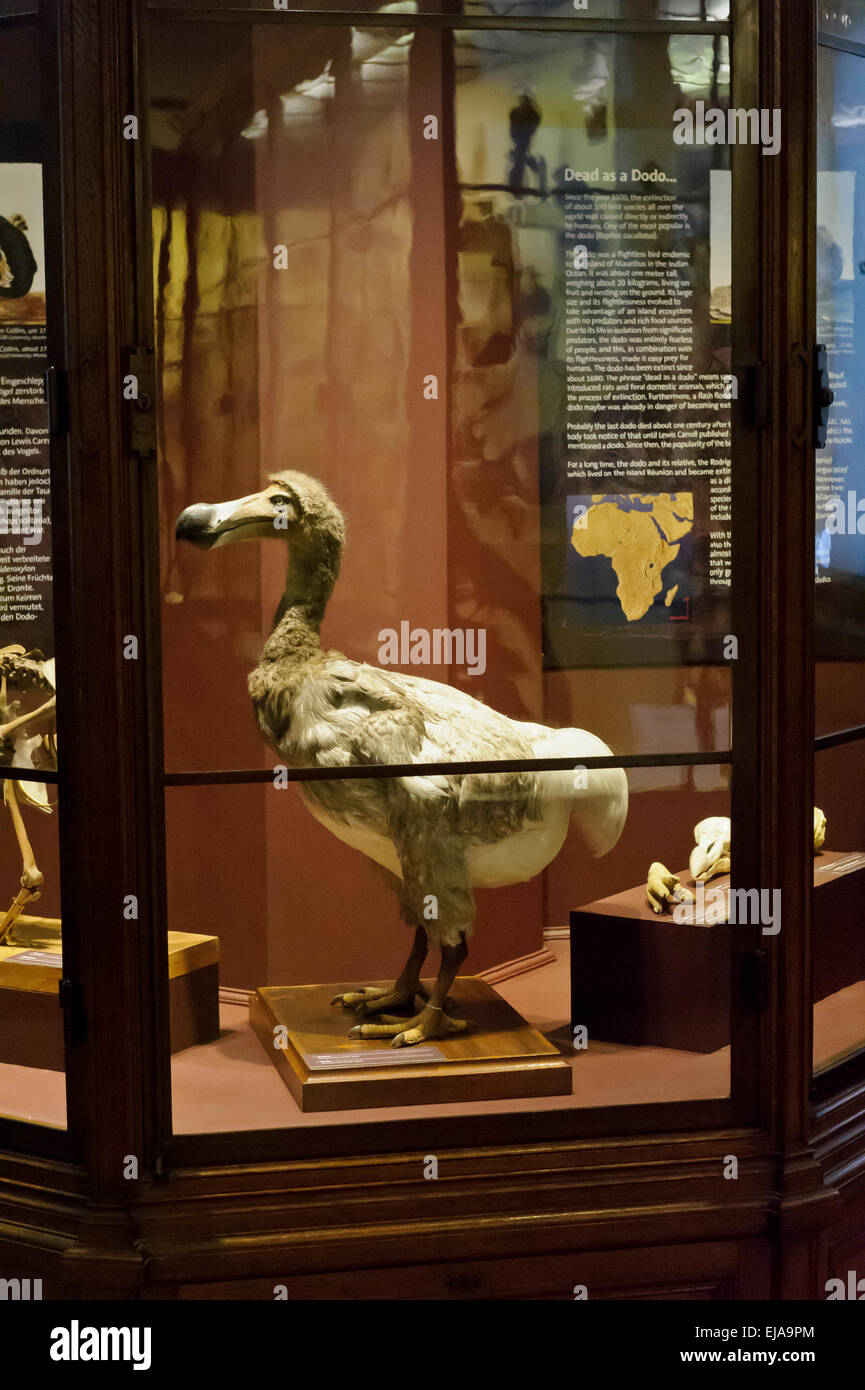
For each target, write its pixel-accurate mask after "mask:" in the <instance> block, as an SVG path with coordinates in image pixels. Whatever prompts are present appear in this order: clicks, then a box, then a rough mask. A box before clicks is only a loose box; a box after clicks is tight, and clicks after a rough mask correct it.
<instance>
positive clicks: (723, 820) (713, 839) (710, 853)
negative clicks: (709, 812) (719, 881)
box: [688, 816, 730, 883]
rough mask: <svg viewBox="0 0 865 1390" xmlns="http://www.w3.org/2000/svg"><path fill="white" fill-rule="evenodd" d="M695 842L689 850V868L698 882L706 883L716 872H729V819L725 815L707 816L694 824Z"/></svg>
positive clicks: (715, 875)
mask: <svg viewBox="0 0 865 1390" xmlns="http://www.w3.org/2000/svg"><path fill="white" fill-rule="evenodd" d="M694 839H695V840H696V844H695V846H694V848H693V849H692V850H691V858H690V860H689V865H688V866H689V868H690V870H691V877H692V878H693V879H696V880H697V882H698V883H708V881H709V879H710V878H716V877H717V875H718V874H728V873H729V872H730V821H729V819H728V817H727V816H708V817H707V819H706V820H701V821H700V822H699V824H697V825H695V826H694Z"/></svg>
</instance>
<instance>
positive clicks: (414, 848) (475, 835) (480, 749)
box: [177, 472, 628, 1047]
mask: <svg viewBox="0 0 865 1390" xmlns="http://www.w3.org/2000/svg"><path fill="white" fill-rule="evenodd" d="M177 537H178V539H179V540H185V541H189V542H191V544H193V545H195V546H198V547H199V548H201V549H205V550H211V549H213V548H215V547H216V546H222V545H227V544H229V543H230V542H234V541H238V540H252V539H265V538H270V539H275V540H282V541H284V542H285V543H286V548H287V551H288V576H287V579H286V585H285V592H284V594H283V597H282V601H281V602H280V604H279V607H278V609H277V612H276V617H275V619H274V625H273V630H272V632H271V634H270V637H269V638H268V640H267V642H266V643H265V645H264V649H263V651H262V654H261V659H260V661H259V663H258V665H257V666H256V667H255V669H254V670H253V671H252V673H251V675H250V677H249V691H250V695H251V697H252V703H253V707H254V709H255V714H256V718H257V720H258V726H259V729H260V731H261V734H262V736H263V737H264V739H265V740H266V742H267V743H268V744H269V746H270V747H271V748H272V749H273V751H274V752H275V753H276V754H277V756H278V757H279V760H280V762H281V763H284V764H285V765H286V766H288V767H294V768H338V769H342V770H344V769H346V768H350V767H362V768H369V767H370V766H372V765H378V766H386V765H388V764H391V765H393V764H396V765H400V766H402V767H405V766H406V765H407V764H413V763H414V764H417V765H418V767H419V768H420V769H422V766H423V764H429V763H438V764H441V763H445V764H447V763H457V762H468V763H480V762H489V761H490V760H494V759H503V760H511V761H515V762H518V763H523V764H525V767H524V770H522V771H517V772H489V773H470V774H465V773H437V774H435V775H423V773H422V770H421V771H419V772H418V774H417V775H416V776H412V775H408V776H406V775H403V776H395V777H375V778H369V777H367V778H358V779H351V778H343V779H340V780H329V779H327V778H325V779H322V780H309V781H303V782H301V783H299V787H300V794H301V797H302V800H303V803H304V805H305V806H306V809H307V810H308V811H309V812H310V814H311V815H313V816H314V817H315V818H316V820H318V821H319V823H320V824H321V825H323V826H324V827H325V828H326V829H327V830H328V831H329V832H330V833H331V834H332V835H334V836H335V837H336V838H337V839H339V840H342V841H343V843H344V844H347V845H349V846H350V847H351V848H352V849H354V850H356V851H360V852H361V853H362V854H365V855H367V856H368V857H369V858H370V859H373V860H375V861H376V862H377V863H378V864H380V865H381V866H382V868H384V869H385V870H386V871H387V876H388V880H389V882H390V884H391V887H392V888H393V890H394V892H395V893H396V896H397V899H398V901H399V905H400V910H401V914H402V917H403V920H404V921H405V922H406V923H407V924H408V925H409V926H410V927H412V928H413V930H414V945H413V947H412V950H411V954H410V955H409V959H408V961H407V963H406V966H405V968H404V970H403V972H402V974H401V975H400V977H399V979H398V980H397V982H396V984H395V985H394V986H393V987H392V988H389V989H381V988H380V987H374V986H367V987H366V988H364V989H362V990H352V991H347V992H345V993H343V994H338V995H337V996H336V998H335V1000H334V1003H335V1004H340V1005H341V1006H342V1007H343V1008H349V1009H353V1010H355V1011H356V1012H357V1013H358V1015H359V1016H360V1018H361V1020H363V1021H362V1022H361V1023H359V1024H358V1026H357V1028H355V1029H352V1031H351V1034H350V1036H352V1037H361V1038H376V1037H379V1038H380V1037H387V1038H390V1039H392V1045H393V1046H395V1047H406V1046H411V1045H413V1044H415V1043H419V1042H421V1041H423V1040H424V1039H426V1038H433V1037H438V1036H440V1035H442V1034H445V1033H455V1032H459V1031H462V1030H463V1029H465V1027H466V1022H465V1021H464V1020H458V1019H454V1018H452V1017H450V1016H449V1015H448V1014H447V1012H446V1009H445V1006H446V1002H447V992H448V989H449V988H450V986H451V984H452V983H453V980H454V978H455V976H456V973H457V970H458V969H459V967H460V966H461V965H462V963H463V961H464V960H465V958H466V955H467V945H466V942H467V939H468V937H469V936H470V934H471V931H472V927H473V923H474V918H475V913H476V908H475V902H474V897H473V892H474V889H476V888H498V887H504V886H505V885H507V884H512V883H525V882H526V881H527V880H528V879H530V878H533V877H534V876H535V875H536V874H539V873H541V872H542V870H543V869H545V868H546V866H547V864H549V863H550V861H551V860H552V859H554V858H555V856H556V855H557V854H558V853H559V850H560V849H561V847H562V845H563V844H564V841H565V837H566V835H567V833H568V828H569V826H570V825H573V827H574V829H575V831H576V833H577V834H578V835H579V836H580V837H581V839H582V841H583V844H584V845H585V847H586V848H587V849H588V850H589V851H590V852H591V853H592V854H595V855H600V854H605V853H606V852H607V851H608V850H610V849H612V847H613V845H614V844H615V843H616V841H617V840H618V838H619V835H620V834H621V831H622V827H623V825H624V822H625V815H626V813H627V806H628V783H627V778H626V777H625V774H624V772H623V771H622V769H621V768H596V769H589V770H586V769H583V770H582V774H583V775H582V776H580V777H576V776H575V775H574V772H573V767H575V766H576V767H579V765H580V764H581V762H582V761H583V759H589V758H592V757H598V756H600V757H605V756H609V753H610V750H609V748H607V746H606V744H605V743H603V742H602V741H601V740H600V739H599V738H597V737H595V735H594V734H591V733H588V732H586V731H585V730H583V729H549V728H546V727H545V726H544V725H542V724H531V723H526V722H522V721H517V720H513V719H509V718H507V717H506V716H505V715H503V714H499V713H498V711H497V710H495V709H492V708H491V707H490V706H489V705H486V704H484V703H482V702H481V701H480V700H476V699H474V698H473V697H472V696H471V695H468V694H467V693H466V692H464V691H462V690H460V689H459V688H458V687H455V686H450V685H443V684H440V683H439V682H437V681H432V680H426V679H423V678H421V677H418V676H409V675H403V674H401V673H400V672H397V671H393V670H380V669H379V668H378V667H375V666H368V665H366V664H364V663H362V662H359V661H352V660H350V659H349V658H348V657H345V656H343V655H342V653H341V652H335V651H327V650H323V649H322V646H321V643H320V640H319V628H320V625H321V621H322V618H323V616H324V611H325V606H326V604H327V601H328V599H329V597H330V594H331V591H332V589H333V586H334V583H335V582H336V578H337V575H338V574H339V568H340V559H341V555H342V546H343V541H344V537H345V525H344V521H343V517H342V513H341V512H340V510H339V508H338V507H337V505H336V503H335V502H334V501H333V498H332V497H331V496H330V494H329V493H328V492H327V489H326V488H325V487H324V486H323V485H322V484H321V483H320V482H319V481H318V480H317V479H315V478H310V477H307V476H306V475H305V474H303V473H295V472H283V473H278V474H276V475H274V476H273V477H272V478H271V479H270V481H269V483H268V484H267V486H266V487H265V488H263V489H262V491H261V492H259V493H254V494H252V495H250V496H248V497H243V498H241V499H240V500H239V501H237V502H223V503H220V504H216V505H213V504H203V503H199V504H196V505H194V506H191V507H187V509H186V510H185V511H184V512H183V513H182V515H181V516H180V517H179V518H178V521H177ZM543 758H567V759H569V760H570V761H571V762H572V767H571V768H570V769H568V770H566V771H537V770H535V769H534V768H533V767H532V762H533V760H535V759H543ZM431 901H434V902H435V905H436V911H435V913H433V914H430V912H429V911H428V907H429V904H430V902H431ZM430 947H434V948H438V949H439V950H440V951H441V969H440V972H439V976H438V979H437V981H436V983H435V986H434V988H433V990H432V992H431V993H430V994H429V995H427V994H426V991H425V990H424V988H423V987H422V986H421V981H420V970H421V966H422V964H423V961H424V959H425V957H426V955H427V952H428V950H429V949H430ZM418 999H420V1000H422V1001H423V1004H422V1007H421V1008H420V1010H417V1009H416V1003H417V1001H418ZM399 1015H402V1017H400V1016H399ZM406 1015H408V1016H406ZM371 1016H373V1017H374V1021H372V1022H366V1019H368V1018H370V1017H371Z"/></svg>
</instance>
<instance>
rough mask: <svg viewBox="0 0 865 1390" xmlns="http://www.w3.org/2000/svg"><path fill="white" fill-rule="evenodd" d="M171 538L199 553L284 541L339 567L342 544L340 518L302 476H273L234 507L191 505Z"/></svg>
mask: <svg viewBox="0 0 865 1390" xmlns="http://www.w3.org/2000/svg"><path fill="white" fill-rule="evenodd" d="M175 534H176V535H177V539H178V540H179V541H189V542H190V543H191V544H192V545H196V546H198V547H199V549H201V550H214V549H215V548H216V546H218V545H230V544H232V543H233V542H234V541H250V540H283V541H287V542H288V544H289V547H290V548H295V547H297V548H298V549H301V548H302V549H303V550H305V551H307V552H312V554H313V555H316V556H319V557H321V558H322V559H326V560H327V561H329V563H330V564H331V565H334V566H338V564H339V555H340V552H341V551H342V547H343V543H344V541H345V522H344V520H343V516H342V512H341V511H340V510H339V507H338V506H337V505H336V503H335V502H334V500H333V498H332V497H331V495H330V493H329V492H328V490H327V488H326V487H325V486H324V484H323V483H320V482H319V481H318V479H317V478H310V477H308V476H307V474H305V473H294V472H291V471H287V472H284V473H274V474H273V475H272V476H271V477H270V479H269V480H268V483H267V487H265V488H263V489H262V491H261V492H253V493H250V495H249V496H248V497H239V498H238V499H237V500H236V501H234V502H195V503H194V504H193V505H192V506H191V507H187V508H186V510H185V511H183V512H181V513H180V516H179V517H178V518H177V526H176V528H175Z"/></svg>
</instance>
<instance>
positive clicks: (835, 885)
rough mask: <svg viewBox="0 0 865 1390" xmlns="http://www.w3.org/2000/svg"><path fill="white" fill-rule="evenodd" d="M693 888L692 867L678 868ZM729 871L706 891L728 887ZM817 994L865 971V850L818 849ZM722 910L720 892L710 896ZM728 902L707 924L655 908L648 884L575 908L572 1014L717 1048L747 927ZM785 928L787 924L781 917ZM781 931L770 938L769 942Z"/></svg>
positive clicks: (613, 1035)
mask: <svg viewBox="0 0 865 1390" xmlns="http://www.w3.org/2000/svg"><path fill="white" fill-rule="evenodd" d="M679 878H680V879H681V882H682V884H683V886H684V887H686V888H690V889H691V891H692V892H694V891H695V889H696V884H695V883H694V880H693V879H692V878H691V876H690V874H689V873H688V872H687V870H685V871H683V872H682V873H680V874H679ZM729 886H730V880H729V877H728V876H724V877H719V878H717V879H712V880H711V881H710V882H709V883H707V884H706V885H705V889H706V894H707V895H708V894H709V893H710V892H712V891H713V890H714V891H720V892H722V893H724V894H726V893H727V892H728V890H729ZM814 888H815V894H814V934H815V943H816V944H815V954H814V990H813V997H814V1001H815V1003H816V1002H817V1001H818V1000H820V999H825V998H826V997H827V996H828V995H830V994H834V993H836V992H837V991H838V990H840V989H844V988H845V987H846V986H847V985H851V984H854V983H855V982H856V981H857V980H860V979H862V978H863V975H865V954H863V950H862V918H863V915H865V854H860V853H858V852H857V853H850V854H841V853H839V852H837V851H829V850H824V851H823V852H822V853H820V854H818V855H815V856H814ZM706 907H707V915H709V916H714V915H715V912H716V909H715V907H714V900H710V903H707V904H706ZM725 915H726V914H725V913H724V911H723V910H721V911H719V912H718V913H717V916H718V918H719V920H715V921H713V922H710V923H708V924H702V925H701V924H698V923H689V922H682V923H679V922H675V921H673V918H672V914H671V913H669V912H667V913H662V914H660V915H656V914H655V913H654V912H652V909H651V908H650V907H649V905H648V902H647V901H646V889H645V885H643V884H641V885H640V886H639V887H638V888H630V889H628V890H627V891H626V892H624V893H616V894H614V895H613V896H612V897H609V898H603V899H601V900H600V901H598V902H594V903H589V904H588V905H587V906H586V907H581V908H579V909H578V910H577V911H576V912H572V913H571V1022H572V1023H574V1024H577V1023H581V1024H584V1025H585V1026H586V1028H587V1029H588V1033H589V1038H590V1039H591V1038H597V1039H598V1040H600V1041H602V1042H616V1043H625V1044H628V1045H630V1046H642V1047H669V1048H676V1049H679V1050H681V1051H684V1052H715V1051H717V1049H718V1048H721V1047H724V1046H725V1045H726V1044H727V1043H729V1041H730V979H731V966H732V964H733V957H732V952H733V951H734V950H735V947H736V943H737V941H741V939H742V931H741V928H739V927H737V926H735V925H731V924H728V923H727V922H726V921H725V920H724V917H725ZM781 930H782V931H783V930H784V926H783V917H782V921H781ZM773 940H774V938H773V937H771V936H767V937H766V938H765V942H766V949H767V950H771V943H772V941H773Z"/></svg>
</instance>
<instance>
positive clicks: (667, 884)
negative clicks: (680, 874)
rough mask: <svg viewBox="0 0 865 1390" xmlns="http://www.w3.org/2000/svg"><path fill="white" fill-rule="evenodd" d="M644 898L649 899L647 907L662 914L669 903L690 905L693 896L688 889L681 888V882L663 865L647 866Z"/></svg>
mask: <svg viewBox="0 0 865 1390" xmlns="http://www.w3.org/2000/svg"><path fill="white" fill-rule="evenodd" d="M646 897H647V898H648V899H649V906H650V908H651V909H652V911H653V912H663V911H664V908H665V907H669V905H670V903H692V902H693V901H694V894H693V893H692V892H691V891H690V889H688V888H683V887H682V884H681V882H680V881H679V879H678V878H677V877H676V875H675V874H671V873H670V870H669V869H668V868H666V867H665V866H664V865H663V864H658V863H657V862H655V863H654V864H650V865H649V875H648V878H647V880H646Z"/></svg>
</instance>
